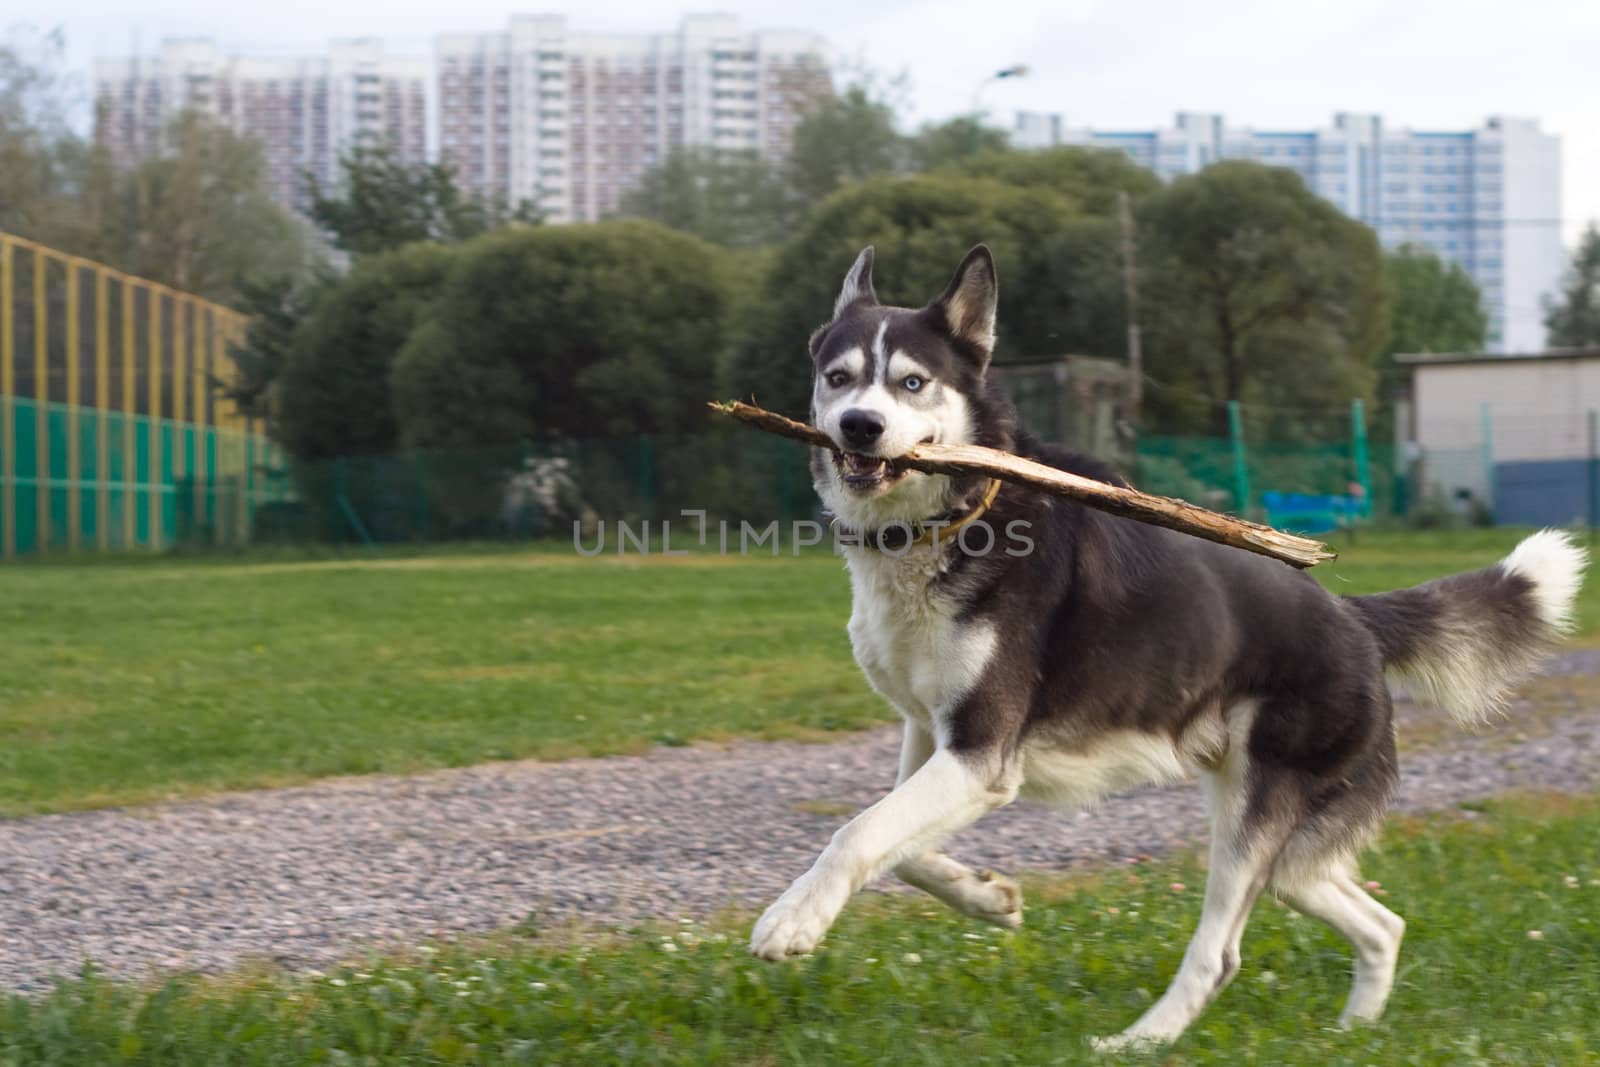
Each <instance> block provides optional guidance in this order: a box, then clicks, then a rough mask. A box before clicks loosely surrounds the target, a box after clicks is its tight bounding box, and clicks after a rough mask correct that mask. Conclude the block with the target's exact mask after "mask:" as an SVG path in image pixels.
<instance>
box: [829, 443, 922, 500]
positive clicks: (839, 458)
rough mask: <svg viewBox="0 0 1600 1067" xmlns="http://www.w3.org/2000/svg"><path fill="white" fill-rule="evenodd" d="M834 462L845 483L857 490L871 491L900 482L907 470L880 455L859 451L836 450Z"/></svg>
mask: <svg viewBox="0 0 1600 1067" xmlns="http://www.w3.org/2000/svg"><path fill="white" fill-rule="evenodd" d="M833 462H834V463H835V464H836V465H837V466H838V468H839V476H840V477H841V478H842V479H843V480H844V484H845V485H846V486H847V487H848V488H850V489H854V490H856V491H857V492H871V491H873V490H876V489H883V488H886V487H888V486H891V485H893V484H894V483H895V482H898V481H899V480H900V479H901V478H902V477H904V476H905V472H904V471H902V470H900V469H898V468H896V467H895V465H894V464H893V463H890V462H889V461H888V460H886V459H883V458H881V457H878V456H863V455H862V454H861V453H859V452H835V453H834V454H833Z"/></svg>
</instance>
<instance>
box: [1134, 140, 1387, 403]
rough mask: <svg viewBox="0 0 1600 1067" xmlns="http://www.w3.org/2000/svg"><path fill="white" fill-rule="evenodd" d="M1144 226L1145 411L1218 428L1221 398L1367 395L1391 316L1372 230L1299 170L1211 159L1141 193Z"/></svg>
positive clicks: (1335, 399) (1325, 399)
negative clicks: (1151, 386)
mask: <svg viewBox="0 0 1600 1067" xmlns="http://www.w3.org/2000/svg"><path fill="white" fill-rule="evenodd" d="M1139 234H1140V239H1141V244H1140V251H1141V262H1140V266H1141V272H1142V276H1143V278H1144V281H1145V292H1146V294H1147V299H1145V300H1144V301H1143V302H1142V304H1141V307H1142V308H1143V309H1145V311H1146V323H1145V325H1146V331H1147V334H1148V336H1149V343H1148V345H1147V353H1148V354H1147V357H1146V366H1147V368H1148V371H1149V373H1150V375H1151V376H1152V378H1154V379H1155V381H1156V383H1157V384H1158V385H1159V386H1161V388H1157V389H1155V390H1154V391H1153V393H1152V394H1151V396H1150V403H1149V404H1148V405H1147V407H1148V408H1149V409H1150V411H1151V414H1152V416H1153V421H1155V422H1157V423H1164V428H1165V429H1168V430H1181V431H1186V432H1192V431H1194V430H1198V429H1201V428H1202V426H1204V425H1209V427H1210V428H1211V429H1212V430H1213V431H1214V432H1218V433H1223V432H1226V430H1227V402H1228V401H1233V400H1243V401H1250V402H1251V403H1254V404H1259V405H1263V406H1265V407H1268V408H1271V407H1274V406H1276V407H1280V408H1287V407H1288V406H1290V402H1292V403H1294V404H1303V403H1307V402H1311V401H1314V402H1316V403H1318V404H1321V405H1325V406H1338V405H1340V404H1342V403H1344V402H1346V401H1348V400H1349V399H1350V398H1351V397H1354V396H1368V395H1370V392H1371V389H1372V379H1373V374H1372V368H1373V364H1374V362H1375V357H1376V355H1377V353H1378V352H1379V351H1380V350H1381V348H1382V345H1383V342H1384V339H1385V333H1386V330H1387V324H1388V314H1387V307H1386V306H1385V304H1386V292H1385V289H1384V285H1383V257H1382V253H1381V251H1380V249H1379V246H1378V242H1377V237H1376V235H1375V234H1373V232H1372V231H1371V230H1370V229H1368V228H1367V227H1366V226H1363V225H1361V224H1360V223H1358V222H1355V221H1354V220H1352V219H1350V218H1348V217H1346V216H1345V215H1343V214H1341V213H1340V212H1339V211H1338V210H1337V209H1336V208H1335V207H1333V205H1331V204H1329V203H1328V202H1327V201H1325V200H1323V199H1322V198H1321V197H1318V196H1317V195H1316V194H1314V193H1312V192H1311V191H1310V190H1309V189H1307V188H1306V186H1305V184H1304V182H1302V181H1301V179H1300V177H1299V175H1297V174H1295V173H1294V172H1293V171H1289V170H1285V169H1281V168H1275V167H1266V166H1262V165H1260V164H1256V163H1249V162H1243V161H1229V162H1223V163H1217V164H1214V165H1212V166H1210V167H1208V168H1206V169H1205V170H1203V171H1201V172H1199V173H1197V174H1192V175H1188V176H1186V177H1182V178H1178V179H1177V180H1175V181H1174V182H1173V183H1172V184H1171V185H1168V186H1167V187H1166V188H1164V189H1162V190H1161V191H1159V192H1158V193H1156V194H1155V195H1153V196H1151V197H1149V198H1148V199H1147V200H1146V201H1145V203H1144V205H1143V208H1142V210H1141V212H1140V216H1139ZM1308 383H1311V384H1314V386H1315V388H1314V389H1309V390H1308V387H1307V386H1308ZM1285 414H1286V425H1287V424H1288V423H1292V421H1293V418H1294V415H1293V413H1289V412H1285Z"/></svg>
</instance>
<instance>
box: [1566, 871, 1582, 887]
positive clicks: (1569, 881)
mask: <svg viewBox="0 0 1600 1067" xmlns="http://www.w3.org/2000/svg"><path fill="white" fill-rule="evenodd" d="M1562 881H1564V882H1565V883H1566V885H1567V888H1568V889H1577V888H1578V886H1579V884H1580V883H1579V882H1578V876H1577V875H1575V874H1569V875H1567V876H1566V878H1564V879H1562Z"/></svg>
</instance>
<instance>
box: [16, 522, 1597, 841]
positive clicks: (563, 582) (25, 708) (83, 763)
mask: <svg viewBox="0 0 1600 1067" xmlns="http://www.w3.org/2000/svg"><path fill="white" fill-rule="evenodd" d="M1515 540H1516V534H1515V533H1510V532H1503V531H1495V532H1486V533H1476V532H1473V533H1458V534H1450V535H1421V536H1419V535H1408V536H1397V535H1373V534H1363V535H1361V537H1360V539H1359V541H1358V542H1357V543H1356V544H1355V545H1353V546H1344V547H1345V554H1344V557H1343V558H1342V559H1340V560H1338V561H1337V562H1335V563H1332V564H1326V565H1324V566H1323V567H1320V568H1318V570H1317V572H1316V573H1317V574H1318V575H1319V577H1321V578H1322V579H1323V580H1324V581H1326V582H1328V584H1329V585H1330V586H1331V587H1332V588H1334V589H1335V590H1337V591H1339V592H1346V593H1353V592H1370V591H1375V590H1379V589H1386V588H1392V587H1395V586H1400V585H1408V584H1411V583H1413V582H1416V581H1420V580H1422V579H1425V578H1429V577H1433V576H1435V575H1439V574H1445V573H1450V572H1452V571H1458V570H1464V569H1468V568H1471V567H1476V566H1481V565H1484V564H1486V563H1490V562H1492V561H1493V560H1495V559H1496V558H1498V557H1499V556H1500V555H1501V554H1503V553H1504V551H1505V550H1506V549H1507V548H1509V547H1510V545H1511V544H1513V543H1514V542H1515ZM848 601H849V591H848V587H847V582H846V579H845V576H844V574H843V567H842V564H841V563H840V562H839V561H837V560H835V559H833V558H832V557H830V556H827V555H822V554H813V555H806V556H802V557H801V558H798V559H794V558H782V559H776V560H775V559H770V558H758V559H747V560H740V559H722V558H717V557H704V556H691V557H688V558H682V559H673V560H665V561H664V560H661V559H660V558H658V557H653V558H651V559H648V560H642V561H641V560H640V559H639V558H638V557H629V558H627V559H624V560H618V559H617V558H615V557H610V558H605V559H592V560H590V559H581V558H578V557H576V556H574V555H573V554H572V553H571V552H570V550H564V549H556V548H546V549H542V550H539V551H533V552H520V553H512V552H507V551H504V550H499V551H492V552H491V551H485V550H483V549H477V550H464V551H463V550H456V551H450V552H446V553H443V554H439V555H429V556H421V557H405V556H402V557H397V558H372V557H362V558H334V559H320V560H299V561H296V560H294V559H292V558H269V559H268V560H266V561H264V562H263V561H261V560H255V559H250V558H246V559H242V560H241V559H220V560H218V559H205V558H201V559H176V560H174V559H168V560H122V561H104V560H87V561H75V562H70V563H64V562H44V563H38V564H24V565H8V566H7V567H6V569H5V570H4V571H3V572H0V632H3V633H4V634H5V635H6V638H5V652H4V655H0V693H4V694H5V700H4V702H3V704H0V814H3V815H18V814H27V813H31V812H40V811H56V810H69V809H75V808H87V807H95V806H101V805H107V804H126V803H135V802H141V801H149V800H154V799H159V798H163V797H168V796H175V795H185V794H190V793H197V792H204V791H209V790H218V789H235V788H249V787H259V786H267V785H277V784H286V783H291V782H297V781H304V780H307V779H311V778H317V777H323V776H328V775H339V774H363V773H371V772H408V771H417V770H423V769H427V768H434V767H445V766H458V765H465V764H472V763H479V762H482V761H485V760H493V759H513V758H522V757H543V758H560V757H567V756H573V755H590V754H601V753H611V752H632V751H639V750H642V749H643V748H646V747H649V746H651V745H656V744H667V745H673V744H683V743H687V742H689V741H692V740H695V739H702V738H722V737H728V736H733V735H738V736H753V737H786V736H787V737H796V736H799V737H807V736H817V735H818V734H819V733H820V732H823V731H834V730H844V729H853V728H859V727H863V726H867V725H870V724H871V723H874V722H879V721H884V720H886V719H887V718H889V717H890V713H889V712H888V709H887V708H886V706H885V705H883V703H882V702H881V701H879V700H878V699H877V698H875V697H874V696H873V695H872V694H871V693H870V692H869V691H868V689H867V687H866V685H865V684H864V683H863V682H862V680H861V678H860V675H859V672H858V671H857V670H856V669H855V666H854V664H853V663H852V662H851V659H850V650H849V642H848V640H847V638H846V636H845V632H844V622H845V619H846V617H847V615H848V613H849V603H848ZM1582 618H1583V622H1584V626H1585V628H1586V629H1588V630H1591V631H1592V630H1594V629H1596V628H1600V592H1597V591H1596V587H1595V586H1594V585H1593V584H1591V585H1590V586H1589V588H1588V589H1586V590H1585V593H1584V599H1583V604H1582Z"/></svg>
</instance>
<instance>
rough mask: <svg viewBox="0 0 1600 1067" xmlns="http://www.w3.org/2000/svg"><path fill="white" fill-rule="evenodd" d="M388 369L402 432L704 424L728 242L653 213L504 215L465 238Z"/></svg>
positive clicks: (617, 431)
mask: <svg viewBox="0 0 1600 1067" xmlns="http://www.w3.org/2000/svg"><path fill="white" fill-rule="evenodd" d="M460 255H461V259H460V262H459V263H458V264H457V266H456V269H455V270H453V271H452V272H451V274H450V277H449V279H448V281H447V282H446V284H445V286H444V290H443V292H442V294H441V295H440V298H439V300H438V301H437V302H436V303H435V304H434V305H433V308H432V315H431V317H430V319H429V321H428V322H427V324H425V325H424V326H423V327H421V328H419V329H418V330H416V331H415V332H414V333H413V335H412V337H411V340H410V342H409V343H408V344H407V345H406V347H405V350H404V352H403V353H402V354H401V356H400V359H399V363H398V364H397V366H396V368H395V374H394V379H393V384H394V397H395V403H396V408H397V411H398V414H399V422H400V432H401V437H402V439H403V440H404V441H405V443H407V444H409V445H415V446H430V447H435V446H446V447H470V446H477V445H483V444H499V443H504V442H508V441H515V440H517V439H518V438H528V439H530V440H534V441H559V440H564V439H570V438H579V437H596V436H615V435H621V434H636V433H662V432H666V433H670V432H676V431H680V430H684V429H688V428H691V427H693V428H700V427H702V426H703V425H704V424H705V419H706V413H705V406H704V405H705V402H706V401H707V400H708V399H710V398H711V397H712V396H713V395H714V388H713V385H714V374H715V367H716V362H717V358H718V355H719V353H720V351H721V350H722V348H723V347H724V346H725V344H726V336H727V320H728V317H729V306H730V303H731V299H732V298H731V296H730V292H731V291H732V287H731V285H730V279H729V277H728V273H729V272H728V259H727V257H726V254H725V253H723V252H722V251H721V250H720V249H717V248H715V247H714V246H712V245H708V244H706V243H705V242H703V241H700V240H698V239H696V238H693V237H690V236H688V235H686V234H681V233H677V232H674V231H672V230H669V229H667V228H666V227H663V226H660V225H657V224H655V223H650V222H642V221H619V222H605V223H600V224H598V225H591V226H556V227H547V228H546V227H541V228H533V229H529V228H520V227H518V228H512V229H508V230H502V231H499V232H496V233H492V234H488V235H486V236H484V237H481V238H478V239H476V240H474V241H471V242H469V243H467V244H466V245H463V246H461V251H460Z"/></svg>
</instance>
